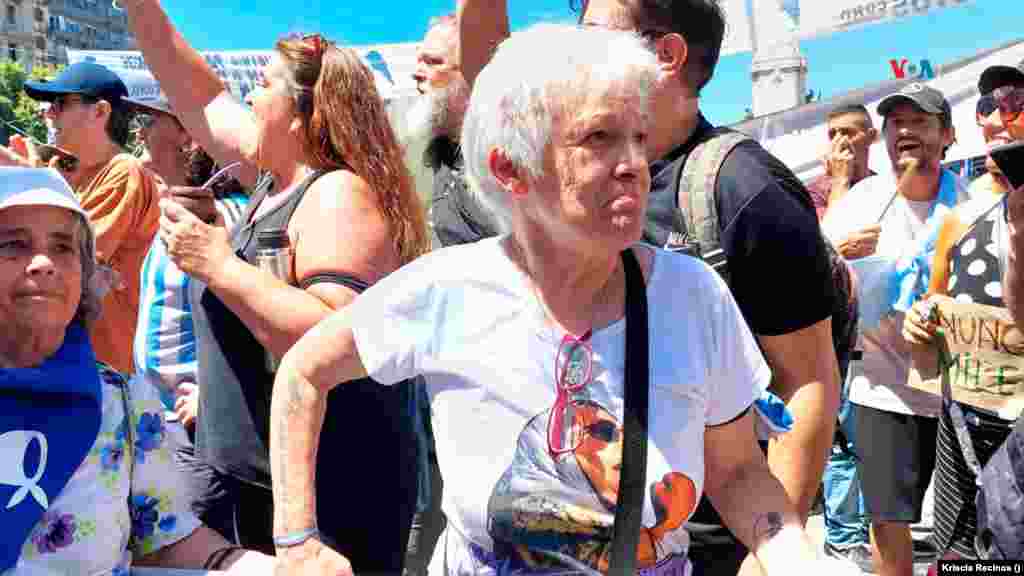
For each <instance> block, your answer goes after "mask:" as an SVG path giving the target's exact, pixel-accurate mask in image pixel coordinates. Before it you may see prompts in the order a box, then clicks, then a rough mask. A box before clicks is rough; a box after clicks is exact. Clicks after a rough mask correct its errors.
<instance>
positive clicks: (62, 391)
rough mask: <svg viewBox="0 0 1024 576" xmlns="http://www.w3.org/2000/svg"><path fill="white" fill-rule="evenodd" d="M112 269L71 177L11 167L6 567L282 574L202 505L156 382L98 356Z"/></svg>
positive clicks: (4, 271)
mask: <svg viewBox="0 0 1024 576" xmlns="http://www.w3.org/2000/svg"><path fill="white" fill-rule="evenodd" d="M100 276H101V275H99V274H98V273H97V265H96V253H95V238H94V234H93V231H92V228H91V226H90V225H89V222H88V220H87V216H86V214H85V212H84V211H83V210H82V207H81V206H80V205H79V203H78V201H77V200H76V199H75V195H74V193H73V192H72V191H71V188H70V187H69V186H68V184H67V182H65V181H64V179H63V178H62V177H61V176H60V175H59V174H58V173H57V172H56V171H55V170H52V169H41V168H0V324H2V325H3V326H4V328H3V330H0V526H3V528H2V529H0V574H4V575H7V574H18V575H25V574H28V575H46V574H115V575H127V574H128V572H129V570H130V568H131V566H132V565H133V564H137V565H150V566H166V567H177V568H202V567H216V568H221V569H225V568H227V567H229V566H230V567H232V569H237V570H238V571H239V572H241V573H246V574H252V573H258V572H259V571H263V572H268V573H269V572H270V569H271V567H272V566H273V564H272V559H271V558H269V557H267V556H264V555H262V554H258V553H255V552H247V551H245V550H242V549H241V548H239V547H237V546H232V545H230V544H229V543H228V542H227V541H225V540H224V539H223V538H221V537H220V536H219V535H218V534H217V533H216V532H214V531H212V530H210V529H208V528H206V527H204V526H202V525H201V524H200V523H199V521H198V519H196V518H195V516H193V515H192V513H191V512H190V511H189V509H188V507H187V504H188V502H187V501H186V500H185V496H186V495H185V494H184V491H183V489H182V488H183V486H184V484H183V478H181V477H180V476H178V474H177V471H176V469H175V468H174V465H173V462H172V461H171V455H170V452H169V451H168V448H167V446H166V443H165V439H166V429H165V427H164V422H163V406H162V405H161V403H160V400H159V398H158V395H157V391H156V389H155V388H154V387H152V386H150V385H149V384H147V383H146V382H145V381H144V380H142V379H133V380H132V381H130V382H129V381H126V380H125V378H124V377H122V376H121V375H119V374H118V373H117V372H114V371H113V370H111V369H110V368H109V367H107V366H104V365H102V364H99V363H97V362H96V358H95V355H94V354H93V351H92V347H91V345H90V344H89V338H88V336H87V335H86V328H87V326H88V324H89V322H90V321H92V319H94V318H95V317H96V315H97V314H98V313H99V301H100V296H101V295H100V294H99V292H100V291H101V289H102V286H101V285H102V284H103V282H102V281H98V279H99V278H100Z"/></svg>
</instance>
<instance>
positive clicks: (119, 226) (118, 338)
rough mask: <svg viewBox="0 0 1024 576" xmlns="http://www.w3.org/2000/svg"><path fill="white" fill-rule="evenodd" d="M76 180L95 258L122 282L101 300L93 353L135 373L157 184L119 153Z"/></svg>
mask: <svg viewBox="0 0 1024 576" xmlns="http://www.w3.org/2000/svg"><path fill="white" fill-rule="evenodd" d="M75 180H76V181H77V182H78V183H79V184H78V185H77V186H75V193H76V194H77V195H78V199H79V201H80V202H81V203H82V208H84V209H85V211H86V213H87V214H89V219H90V221H91V222H92V226H93V229H94V230H95V232H96V259H97V260H98V261H99V263H100V264H103V265H107V266H110V267H111V268H113V269H114V270H115V271H117V273H118V274H120V277H121V278H120V280H121V283H120V285H118V286H114V287H113V288H112V289H111V291H110V292H108V293H107V295H106V296H105V297H104V298H103V310H102V312H101V314H100V317H99V319H98V320H97V321H96V322H94V323H93V326H92V329H91V330H90V333H89V334H90V337H91V339H92V345H93V349H94V350H95V352H96V359H97V360H100V361H101V362H105V363H107V364H109V365H110V366H111V367H113V368H114V369H115V370H117V371H119V372H122V373H125V374H131V373H132V371H133V370H132V342H133V339H134V338H133V336H134V334H135V322H136V319H137V317H138V314H139V282H140V275H141V268H142V261H143V260H144V259H145V258H146V253H147V252H148V251H149V246H150V244H152V242H153V238H154V236H155V235H156V232H157V229H158V228H159V220H160V207H159V205H158V203H159V201H160V198H159V195H158V194H157V184H156V180H155V178H154V176H153V174H152V173H151V172H150V171H148V170H146V169H145V168H143V167H142V164H141V163H140V162H139V161H138V159H136V158H135V157H134V156H131V155H129V154H118V155H117V156H115V157H114V158H112V159H111V160H110V162H107V163H106V164H105V165H102V166H99V167H98V168H96V169H95V171H94V173H89V172H86V173H84V174H81V175H77V174H76V178H75Z"/></svg>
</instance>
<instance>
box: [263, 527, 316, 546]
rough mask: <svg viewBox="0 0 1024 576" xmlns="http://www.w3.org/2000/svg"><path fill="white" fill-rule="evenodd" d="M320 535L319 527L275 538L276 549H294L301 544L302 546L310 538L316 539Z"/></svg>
mask: <svg viewBox="0 0 1024 576" xmlns="http://www.w3.org/2000/svg"><path fill="white" fill-rule="evenodd" d="M319 535H320V529H319V528H317V527H315V526H314V527H313V528H307V529H305V530H299V531H297V532H289V533H288V534H285V535H283V536H276V537H275V538H274V547H275V548H294V547H295V546H298V545H299V544H302V543H303V542H305V541H306V540H309V539H310V538H314V537H316V536H319Z"/></svg>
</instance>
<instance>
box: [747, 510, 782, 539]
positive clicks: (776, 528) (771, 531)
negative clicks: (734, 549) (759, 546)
mask: <svg viewBox="0 0 1024 576" xmlns="http://www.w3.org/2000/svg"><path fill="white" fill-rule="evenodd" d="M782 526H783V524H782V514H780V513H778V512H768V513H766V514H762V515H760V516H758V517H757V519H756V520H754V539H755V540H756V541H759V542H760V541H763V540H771V539H772V538H774V537H776V536H778V535H779V532H782Z"/></svg>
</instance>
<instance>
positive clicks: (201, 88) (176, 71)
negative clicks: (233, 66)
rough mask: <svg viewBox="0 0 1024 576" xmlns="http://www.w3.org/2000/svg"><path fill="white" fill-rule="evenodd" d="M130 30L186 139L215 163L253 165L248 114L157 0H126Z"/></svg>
mask: <svg viewBox="0 0 1024 576" xmlns="http://www.w3.org/2000/svg"><path fill="white" fill-rule="evenodd" d="M121 3H122V4H123V5H124V9H125V12H126V13H127V15H128V26H129V27H130V28H131V30H132V32H133V33H134V34H135V38H136V41H137V42H138V45H139V48H140V49H141V50H142V54H143V56H144V57H145V59H146V64H147V65H148V66H149V68H150V70H151V71H152V72H153V75H154V76H155V77H156V79H157V80H158V81H159V82H160V88H161V89H163V91H164V93H165V94H166V95H167V98H168V100H169V101H170V103H171V106H172V107H173V108H174V110H175V114H176V115H177V117H178V119H179V120H180V121H181V123H182V125H183V126H184V127H185V130H186V131H188V133H189V135H190V136H192V138H193V139H194V140H195V141H196V142H197V143H198V144H199V145H200V146H202V147H203V149H205V150H206V151H207V152H208V153H209V154H210V156H212V157H213V158H214V159H215V160H216V161H217V162H218V163H221V164H226V163H228V162H233V161H235V160H243V161H245V162H246V164H248V165H255V164H256V162H255V160H256V153H257V146H258V141H257V137H256V130H255V126H254V124H253V121H252V117H251V115H250V113H249V111H248V110H247V109H246V108H245V107H244V106H243V105H242V104H241V103H239V102H238V101H237V100H235V99H234V97H232V96H231V94H230V93H228V91H227V89H226V87H225V86H224V83H223V82H221V80H220V78H218V77H217V74H216V73H215V72H214V71H213V69H212V68H210V66H209V65H208V64H207V63H206V61H205V60H204V59H203V57H202V56H201V55H200V54H199V52H197V51H196V50H195V49H194V48H192V47H191V46H190V45H189V44H188V42H186V41H185V38H184V37H183V36H182V35H181V33H180V32H178V30H177V29H176V28H175V27H174V25H173V24H172V23H171V21H170V18H168V16H167V13H166V12H164V10H163V8H162V7H161V6H160V2H159V0H124V1H122V2H121Z"/></svg>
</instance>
